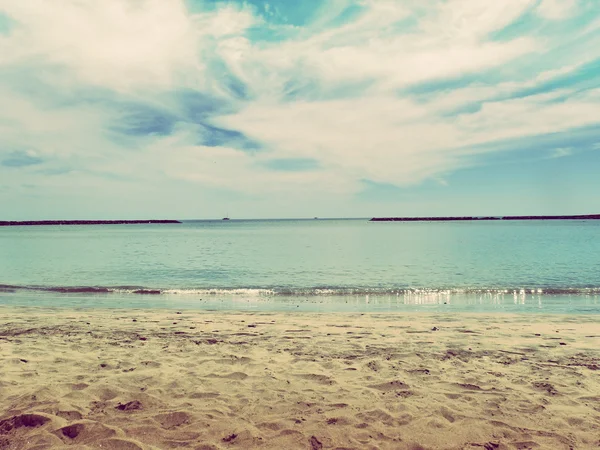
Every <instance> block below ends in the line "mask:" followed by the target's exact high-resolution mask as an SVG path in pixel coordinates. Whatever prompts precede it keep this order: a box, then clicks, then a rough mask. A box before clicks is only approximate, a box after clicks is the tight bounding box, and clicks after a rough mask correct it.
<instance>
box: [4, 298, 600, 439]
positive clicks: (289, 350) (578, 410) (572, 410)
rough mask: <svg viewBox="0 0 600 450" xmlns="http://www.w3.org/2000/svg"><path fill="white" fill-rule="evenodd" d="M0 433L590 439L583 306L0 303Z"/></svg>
mask: <svg viewBox="0 0 600 450" xmlns="http://www.w3.org/2000/svg"><path fill="white" fill-rule="evenodd" d="M0 314H1V317H2V321H1V322H0V449H2V450H7V449H10V450H20V449H40V450H41V449H62V448H64V449H88V448H89V449H92V448H94V449H95V448H106V449H116V450H120V449H122V450H129V449H171V448H189V449H198V450H199V449H203V450H208V449H228V448H240V449H247V448H250V449H252V448H260V449H296V448H298V449H309V450H314V449H338V450H341V449H414V450H416V449H484V450H494V449H530V448H531V449H533V448H539V449H571V448H572V449H588V448H598V446H600V431H599V430H600V323H599V317H598V316H589V317H581V316H560V315H549V316H544V315H534V314H530V315H502V314H497V315H483V314H482V315H476V314H472V315H464V314H461V315H449V314H426V313H423V314H421V313H408V314H359V313H354V314H338V313H335V314H334V313H327V314H312V313H310V314H309V313H297V314H281V313H254V314H252V313H222V312H202V311H182V313H181V314H180V313H177V312H176V311H133V310H127V311H125V310H112V311H109V310H104V311H102V310H50V309H42V308H22V307H0Z"/></svg>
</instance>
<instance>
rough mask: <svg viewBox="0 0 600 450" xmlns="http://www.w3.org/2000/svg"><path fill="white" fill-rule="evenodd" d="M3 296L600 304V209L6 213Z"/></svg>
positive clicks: (578, 310) (493, 306) (422, 305)
mask: <svg viewBox="0 0 600 450" xmlns="http://www.w3.org/2000/svg"><path fill="white" fill-rule="evenodd" d="M0 305H19V306H42V307H52V308H104V309H106V308H127V309H138V308H139V309H177V310H183V309H201V310H219V311H221V310H228V311H290V312H291V311H298V312H300V311H311V312H408V311H429V312H431V311H436V312H457V313H458V312H487V313H493V312H506V313H545V314H599V313H600V220H551V221H535V220H532V221H489V222H485V221H474V222H471V221H449V222H370V221H369V220H368V219H367V218H364V219H303V220H235V219H232V220H227V221H223V220H190V221H183V222H182V223H180V224H135V225H82V226H79V225H77V226H75V225H64V226H15V227H0Z"/></svg>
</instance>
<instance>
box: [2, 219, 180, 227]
mask: <svg viewBox="0 0 600 450" xmlns="http://www.w3.org/2000/svg"><path fill="white" fill-rule="evenodd" d="M140 223H158V224H163V223H181V222H180V221H179V220H25V221H21V222H9V221H0V227H11V226H12V227H22V226H40V225H132V224H140Z"/></svg>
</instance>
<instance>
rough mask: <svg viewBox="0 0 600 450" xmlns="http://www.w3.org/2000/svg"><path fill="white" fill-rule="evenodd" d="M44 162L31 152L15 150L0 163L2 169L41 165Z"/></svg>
mask: <svg viewBox="0 0 600 450" xmlns="http://www.w3.org/2000/svg"><path fill="white" fill-rule="evenodd" d="M43 162H44V160H43V159H42V158H40V157H38V156H37V155H36V154H35V152H33V151H23V150H17V151H14V152H11V153H9V154H8V156H7V157H6V158H4V159H3V160H1V161H0V164H2V165H3V166H4V167H27V166H35V165H38V164H42V163H43Z"/></svg>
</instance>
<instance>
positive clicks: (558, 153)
mask: <svg viewBox="0 0 600 450" xmlns="http://www.w3.org/2000/svg"><path fill="white" fill-rule="evenodd" d="M572 154H573V149H572V148H570V147H558V148H555V149H554V150H552V155H551V156H550V157H551V158H564V157H565V156H571V155H572Z"/></svg>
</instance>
